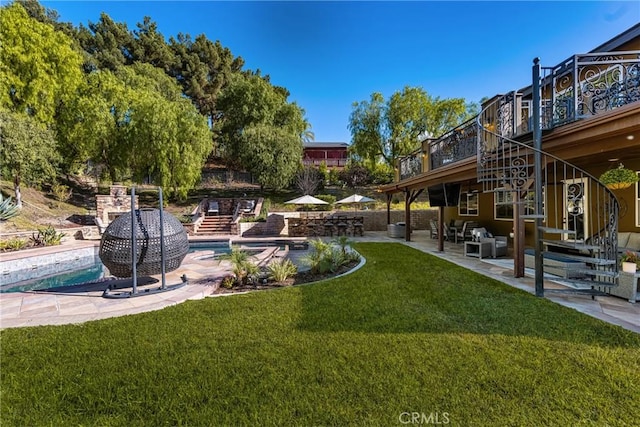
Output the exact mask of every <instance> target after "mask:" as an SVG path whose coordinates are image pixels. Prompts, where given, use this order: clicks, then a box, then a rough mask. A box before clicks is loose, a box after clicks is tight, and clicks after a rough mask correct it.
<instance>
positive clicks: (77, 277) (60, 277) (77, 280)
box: [0, 261, 106, 293]
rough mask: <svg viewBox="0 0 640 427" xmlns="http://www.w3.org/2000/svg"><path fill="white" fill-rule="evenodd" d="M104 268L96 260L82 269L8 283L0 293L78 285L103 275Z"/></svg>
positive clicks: (0, 289) (100, 277)
mask: <svg viewBox="0 0 640 427" xmlns="http://www.w3.org/2000/svg"><path fill="white" fill-rule="evenodd" d="M105 270H106V267H105V266H103V265H102V263H101V262H99V261H98V263H97V264H94V265H93V266H91V267H88V268H84V269H82V270H75V271H70V272H66V273H60V274H56V275H54V276H49V277H44V278H40V279H35V280H25V281H23V282H18V283H12V284H9V285H7V286H6V287H5V286H1V287H0V293H8V292H27V291H34V290H45V289H52V288H59V287H62V286H71V285H79V284H81V283H86V282H94V281H96V280H99V279H102V278H103V277H104V275H105Z"/></svg>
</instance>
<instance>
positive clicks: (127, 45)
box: [77, 12, 134, 71]
mask: <svg viewBox="0 0 640 427" xmlns="http://www.w3.org/2000/svg"><path fill="white" fill-rule="evenodd" d="M88 25H89V26H88V28H87V27H85V26H83V25H82V24H80V27H79V29H78V32H77V39H78V41H79V42H80V46H82V48H83V49H84V51H85V52H86V53H87V54H88V55H89V58H88V59H87V63H86V64H85V68H86V69H87V71H93V70H96V69H107V70H111V71H115V70H117V69H118V68H119V67H121V66H123V65H128V64H131V63H133V53H132V50H133V46H134V38H133V34H132V33H131V31H129V29H128V28H127V24H125V23H118V22H114V21H113V20H112V19H111V18H110V17H109V15H107V14H106V13H104V12H103V13H101V14H100V19H99V20H98V22H95V23H93V22H89V24H88Z"/></svg>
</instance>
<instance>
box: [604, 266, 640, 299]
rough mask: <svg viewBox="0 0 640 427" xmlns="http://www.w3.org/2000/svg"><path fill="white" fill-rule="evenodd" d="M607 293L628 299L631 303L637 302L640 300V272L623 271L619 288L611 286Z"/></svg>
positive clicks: (619, 279)
mask: <svg viewBox="0 0 640 427" xmlns="http://www.w3.org/2000/svg"><path fill="white" fill-rule="evenodd" d="M606 291H608V292H609V293H610V294H611V295H615V296H617V297H621V298H626V299H627V300H628V301H629V302H632V303H635V302H637V301H638V300H639V299H640V271H636V272H635V273H625V272H624V271H621V272H620V276H619V277H618V286H611V287H609V289H607V290H606Z"/></svg>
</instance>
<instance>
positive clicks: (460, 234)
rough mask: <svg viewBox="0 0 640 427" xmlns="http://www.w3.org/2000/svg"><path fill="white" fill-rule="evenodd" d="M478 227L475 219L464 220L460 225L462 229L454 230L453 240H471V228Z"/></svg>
mask: <svg viewBox="0 0 640 427" xmlns="http://www.w3.org/2000/svg"><path fill="white" fill-rule="evenodd" d="M478 227H480V224H478V223H477V222H475V221H465V223H464V224H463V225H462V229H461V230H456V235H455V242H456V243H458V241H460V242H464V241H465V240H471V239H472V236H471V230H473V229H474V228H478Z"/></svg>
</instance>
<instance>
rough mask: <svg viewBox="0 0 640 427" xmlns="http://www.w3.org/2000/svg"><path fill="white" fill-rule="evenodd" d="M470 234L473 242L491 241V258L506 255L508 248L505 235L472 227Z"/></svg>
mask: <svg viewBox="0 0 640 427" xmlns="http://www.w3.org/2000/svg"><path fill="white" fill-rule="evenodd" d="M471 236H472V239H473V241H475V242H489V243H491V258H497V257H499V256H506V255H507V250H508V242H507V236H494V235H492V234H491V233H489V232H488V231H487V230H486V228H484V227H480V228H474V229H473V230H471Z"/></svg>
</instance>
